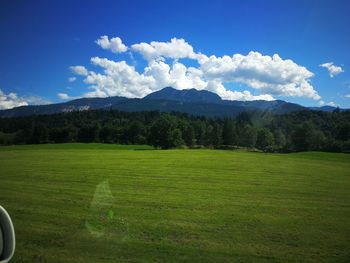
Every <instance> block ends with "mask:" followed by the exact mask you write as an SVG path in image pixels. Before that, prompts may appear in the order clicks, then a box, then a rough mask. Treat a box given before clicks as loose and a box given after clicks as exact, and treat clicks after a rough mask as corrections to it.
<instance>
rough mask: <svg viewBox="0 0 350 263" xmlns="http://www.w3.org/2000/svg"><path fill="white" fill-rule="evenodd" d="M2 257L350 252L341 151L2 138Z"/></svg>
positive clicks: (247, 258) (306, 258)
mask: <svg viewBox="0 0 350 263" xmlns="http://www.w3.org/2000/svg"><path fill="white" fill-rule="evenodd" d="M0 204H1V205H2V206H4V207H5V208H6V209H7V210H8V212H9V213H10V215H11V217H12V220H13V223H14V226H15V230H16V238H17V244H16V253H15V256H14V258H13V260H12V261H11V262H13V263H14V262H349V261H350V155H349V154H333V153H321V152H305V153H293V154H265V153H253V152H246V151H224V150H207V149H201V150H153V149H152V148H151V147H148V146H120V145H103V144H87V145H84V144H62V145H36V146H34V145H29V146H9V147H1V148H0Z"/></svg>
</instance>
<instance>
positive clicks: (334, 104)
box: [318, 100, 338, 107]
mask: <svg viewBox="0 0 350 263" xmlns="http://www.w3.org/2000/svg"><path fill="white" fill-rule="evenodd" d="M318 104H319V105H320V106H332V107H337V106H338V105H337V104H336V103H335V102H333V101H330V102H325V101H323V100H320V101H319V102H318Z"/></svg>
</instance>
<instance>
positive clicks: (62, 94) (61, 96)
mask: <svg viewBox="0 0 350 263" xmlns="http://www.w3.org/2000/svg"><path fill="white" fill-rule="evenodd" d="M57 96H58V97H59V98H60V99H61V100H68V99H69V96H68V94H67V93H57Z"/></svg>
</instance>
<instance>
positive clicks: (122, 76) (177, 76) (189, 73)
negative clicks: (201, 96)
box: [60, 36, 321, 100]
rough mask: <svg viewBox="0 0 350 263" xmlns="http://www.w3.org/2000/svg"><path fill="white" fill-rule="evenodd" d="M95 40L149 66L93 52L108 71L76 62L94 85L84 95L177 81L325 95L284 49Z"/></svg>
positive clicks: (264, 93)
mask: <svg viewBox="0 0 350 263" xmlns="http://www.w3.org/2000/svg"><path fill="white" fill-rule="evenodd" d="M95 42H96V43H97V44H98V45H99V46H100V47H101V48H103V49H106V50H109V51H111V52H113V53H115V54H117V56H118V55H119V54H120V53H124V52H127V53H130V54H131V55H132V54H139V55H141V57H142V58H143V59H144V60H145V61H146V63H147V65H146V67H144V69H143V71H141V72H139V71H137V69H136V68H135V66H133V65H132V64H131V63H128V62H127V61H126V60H118V59H116V60H110V59H107V58H101V57H92V58H91V59H90V61H91V64H92V65H94V66H97V67H99V68H101V69H102V72H96V71H92V70H88V69H87V68H86V67H85V66H82V65H77V66H72V67H71V70H72V72H73V73H74V74H76V75H78V76H83V77H84V79H83V81H84V82H85V83H86V84H88V89H89V90H90V91H88V92H86V93H84V94H82V96H83V97H107V96H125V97H131V98H133V97H143V96H146V95H147V94H149V93H151V92H154V91H156V90H159V89H162V88H164V87H166V86H172V87H174V88H176V89H190V88H196V89H199V90H202V89H205V90H209V91H212V92H216V93H217V94H218V95H219V96H221V97H222V98H223V99H228V100H260V99H261V100H273V99H275V98H276V97H279V96H285V97H303V98H310V99H313V100H320V99H321V97H320V95H319V94H318V93H317V91H316V90H315V88H314V87H313V86H312V84H311V78H312V77H313V76H314V74H313V73H312V72H311V71H309V70H308V69H307V68H305V67H304V66H301V65H298V64H297V63H295V62H294V61H292V60H290V59H283V58H281V57H280V56H279V55H278V54H274V55H273V56H268V55H263V54H261V53H259V52H256V51H251V52H249V53H248V54H247V55H242V54H233V55H224V56H221V57H220V56H216V55H210V56H209V55H206V54H202V53H200V52H195V50H194V48H193V47H192V46H191V45H190V44H189V43H188V42H187V41H186V40H184V39H178V38H172V39H171V40H170V41H168V42H158V41H152V42H150V43H145V42H141V43H136V44H133V45H131V46H130V47H128V46H126V45H125V44H124V43H123V42H122V40H121V39H120V38H119V37H113V38H109V37H108V36H101V37H100V38H99V39H97V40H96V41H95ZM184 60H185V61H184ZM186 60H191V61H193V63H191V65H192V64H195V66H193V65H192V66H188V63H186ZM232 84H233V85H243V86H244V87H246V90H243V91H242V90H240V91H238V90H232V89H230V88H228V87H227V86H229V85H232ZM60 97H61V98H64V96H60Z"/></svg>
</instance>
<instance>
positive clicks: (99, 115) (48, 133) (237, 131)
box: [0, 110, 350, 152]
mask: <svg viewBox="0 0 350 263" xmlns="http://www.w3.org/2000/svg"><path fill="white" fill-rule="evenodd" d="M68 142H83V143H91V142H101V143H116V144H149V145H153V146H155V147H158V148H162V149H169V148H176V147H182V146H184V147H208V148H209V147H211V148H233V147H247V148H256V149H260V150H262V151H268V152H290V151H308V150H322V151H334V152H349V151H350V111H339V110H335V111H333V112H322V111H311V110H305V111H300V112H295V113H290V114H284V115H271V114H268V113H262V112H243V113H241V114H239V115H238V116H237V117H235V118H208V117H200V116H191V115H188V114H183V113H160V112H158V111H153V112H121V111H115V110H93V111H82V112H71V113H60V114H54V115H40V116H29V117H17V118H0V144H2V145H12V144H40V143H68Z"/></svg>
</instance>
